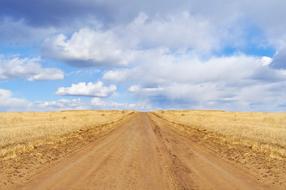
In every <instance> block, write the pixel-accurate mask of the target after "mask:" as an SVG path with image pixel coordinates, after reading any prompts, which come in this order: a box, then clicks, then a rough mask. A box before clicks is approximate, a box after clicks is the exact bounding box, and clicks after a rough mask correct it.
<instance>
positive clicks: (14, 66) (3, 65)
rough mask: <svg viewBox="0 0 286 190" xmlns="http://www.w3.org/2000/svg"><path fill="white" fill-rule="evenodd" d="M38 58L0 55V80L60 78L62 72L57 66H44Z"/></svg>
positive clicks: (62, 75)
mask: <svg viewBox="0 0 286 190" xmlns="http://www.w3.org/2000/svg"><path fill="white" fill-rule="evenodd" d="M40 61H41V60H40V59H38V58H21V57H5V56H0V80H7V79H13V78H23V79H27V80H30V81H34V80H60V79H63V78H64V73H63V71H61V70H60V69H57V68H45V67H43V66H42V65H41V64H40Z"/></svg>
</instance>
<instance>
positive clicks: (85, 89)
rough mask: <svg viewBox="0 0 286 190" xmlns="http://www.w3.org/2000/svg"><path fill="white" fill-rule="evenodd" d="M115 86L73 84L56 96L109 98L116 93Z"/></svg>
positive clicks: (61, 89)
mask: <svg viewBox="0 0 286 190" xmlns="http://www.w3.org/2000/svg"><path fill="white" fill-rule="evenodd" d="M116 89H117V88H116V86H115V85H109V86H105V85H104V84H103V83H102V82H101V81H98V82H95V83H92V82H88V83H85V82H81V83H77V84H72V85H71V86H70V87H61V88H59V89H58V90H57V92H56V94H57V95H61V96H89V97H108V96H111V95H112V94H114V93H115V92H116Z"/></svg>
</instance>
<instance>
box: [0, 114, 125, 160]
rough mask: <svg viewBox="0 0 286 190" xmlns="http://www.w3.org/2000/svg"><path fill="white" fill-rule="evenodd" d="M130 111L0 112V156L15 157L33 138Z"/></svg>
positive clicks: (63, 132)
mask: <svg viewBox="0 0 286 190" xmlns="http://www.w3.org/2000/svg"><path fill="white" fill-rule="evenodd" d="M130 113H131V111H63V112H42V113H36V112H22V113H21V112H19V113H0V157H4V156H7V155H8V154H10V157H11V156H13V155H14V156H15V154H16V152H19V151H26V150H28V149H30V148H31V147H33V144H34V143H35V142H36V141H37V142H38V143H39V141H40V142H41V143H45V142H48V141H49V140H50V139H52V138H55V137H61V136H63V135H66V134H69V133H72V132H75V131H77V130H83V129H88V128H91V127H98V126H102V125H104V124H112V123H114V122H116V121H118V120H120V119H122V118H123V117H124V116H126V115H128V114H130Z"/></svg>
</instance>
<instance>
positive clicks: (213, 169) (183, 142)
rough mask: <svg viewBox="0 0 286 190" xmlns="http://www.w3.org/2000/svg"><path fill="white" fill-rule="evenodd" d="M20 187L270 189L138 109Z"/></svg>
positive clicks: (19, 187)
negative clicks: (106, 133)
mask: <svg viewBox="0 0 286 190" xmlns="http://www.w3.org/2000/svg"><path fill="white" fill-rule="evenodd" d="M16 189H29V190H30V189H41V190H43V189H59V190H63V189H122V190H123V189H124V190H126V189H132V190H133V189H142V190H143V189H144V190H147V189H154V190H159V189H164V190H165V189H220V190H223V189H227V190H229V189H244V190H247V189H251V190H254V189H268V188H267V187H266V186H263V185H262V184H260V183H259V181H257V180H256V179H255V178H254V177H252V176H251V175H250V174H248V173H247V172H246V171H244V170H242V169H239V168H237V167H235V166H233V165H231V164H230V163H228V162H227V161H224V160H222V159H220V158H219V157H217V156H216V155H214V154H213V153H212V152H211V151H210V150H208V149H206V148H203V147H202V146H200V145H199V144H196V143H195V142H193V141H192V140H190V139H189V138H186V137H184V136H181V135H180V134H178V133H176V132H174V131H173V130H172V129H169V128H168V127H165V126H164V125H163V124H162V125H160V124H158V123H157V124H155V123H154V122H153V121H152V120H151V119H150V116H149V115H148V114H146V113H138V114H135V116H134V117H133V118H132V119H131V120H130V121H129V122H127V123H125V124H124V125H122V126H121V127H119V128H117V129H115V130H114V131H113V132H111V133H110V134H109V135H107V136H105V137H104V138H102V139H100V140H98V141H96V142H94V143H92V144H90V145H89V146H87V147H85V148H84V149H81V150H80V151H78V152H76V153H75V154H73V155H72V156H70V157H69V158H66V159H65V160H62V161H61V162H59V163H58V164H57V165H56V166H53V167H50V168H48V169H46V170H45V171H44V172H41V173H39V174H38V175H36V176H34V178H33V179H32V180H31V181H29V182H28V183H27V184H25V185H19V186H17V187H16Z"/></svg>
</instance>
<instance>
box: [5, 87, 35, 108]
mask: <svg viewBox="0 0 286 190" xmlns="http://www.w3.org/2000/svg"><path fill="white" fill-rule="evenodd" d="M28 104H29V101H28V100H25V99H21V98H16V97H14V96H13V94H12V92H11V91H10V90H7V89H0V110H9V111H14V110H20V109H24V108H26V106H27V105H28Z"/></svg>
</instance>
